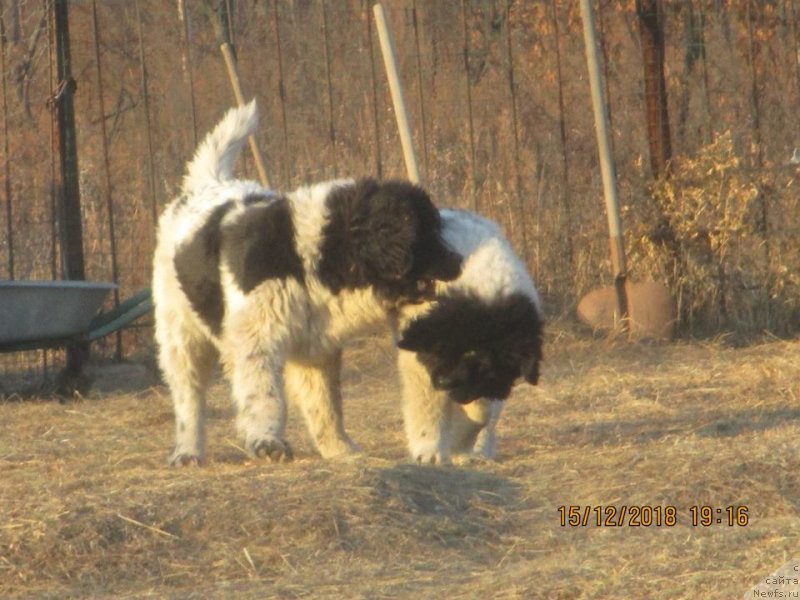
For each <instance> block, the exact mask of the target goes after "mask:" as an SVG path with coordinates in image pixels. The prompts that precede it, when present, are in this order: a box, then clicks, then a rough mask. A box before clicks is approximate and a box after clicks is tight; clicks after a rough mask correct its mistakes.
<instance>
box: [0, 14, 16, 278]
mask: <svg viewBox="0 0 800 600" xmlns="http://www.w3.org/2000/svg"><path fill="white" fill-rule="evenodd" d="M0 77H2V81H0V86H2V99H3V177H4V180H5V185H4V192H5V196H6V244H8V278H9V279H14V227H13V225H12V222H11V221H12V218H13V216H14V214H13V213H14V211H13V210H12V207H11V202H12V200H11V156H10V151H9V148H10V145H9V143H8V99H7V97H6V24H5V19H3V15H2V14H0Z"/></svg>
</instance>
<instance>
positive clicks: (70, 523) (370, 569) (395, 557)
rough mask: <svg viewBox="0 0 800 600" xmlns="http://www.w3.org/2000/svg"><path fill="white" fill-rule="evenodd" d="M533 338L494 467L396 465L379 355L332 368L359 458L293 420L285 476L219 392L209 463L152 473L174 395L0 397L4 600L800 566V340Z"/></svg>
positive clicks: (704, 578)
mask: <svg viewBox="0 0 800 600" xmlns="http://www.w3.org/2000/svg"><path fill="white" fill-rule="evenodd" d="M548 335H549V338H548V343H547V347H546V355H547V358H546V363H545V364H544V366H543V378H542V382H541V385H540V386H539V387H538V388H531V387H527V386H522V385H520V386H518V388H517V389H516V391H515V393H514V394H513V396H512V398H510V399H509V401H508V405H507V407H506V411H505V413H504V415H503V419H502V421H501V423H500V426H499V433H500V450H499V457H498V458H499V460H498V461H497V462H496V463H490V464H477V465H475V464H472V465H468V466H455V467H431V466H417V465H415V464H411V463H410V461H409V460H408V459H407V457H406V454H405V442H404V437H403V433H402V421H401V415H400V411H399V390H398V383H397V378H396V375H395V373H394V369H393V366H392V361H393V353H392V349H391V347H390V345H389V343H388V342H387V341H386V340H383V339H380V340H375V339H373V340H365V341H361V342H359V343H358V344H356V345H354V347H353V348H352V349H351V350H349V352H348V354H347V358H346V375H345V384H346V389H345V397H346V403H345V415H346V422H347V425H348V430H349V431H350V433H351V435H352V436H353V437H354V438H355V439H356V440H357V441H358V442H359V443H360V444H361V445H362V447H363V449H364V455H363V456H362V457H359V458H357V459H354V460H347V461H324V460H322V459H321V458H319V457H318V456H317V455H316V454H315V452H314V451H313V449H312V447H311V445H310V442H309V440H308V437H307V435H306V433H305V431H304V429H303V426H302V423H300V419H299V415H298V414H297V412H296V411H292V412H291V414H290V432H289V436H290V440H291V441H292V442H293V444H294V448H295V454H296V460H295V461H294V462H293V463H289V464H281V465H273V464H266V463H260V462H255V461H252V460H250V459H248V458H247V457H246V456H245V455H244V454H243V453H242V451H241V450H240V448H239V445H238V441H237V440H236V438H235V436H234V435H233V420H232V410H231V407H230V403H229V400H228V396H227V391H226V388H225V386H224V385H223V384H218V385H217V386H216V387H215V388H214V393H213V394H212V398H211V408H210V430H209V454H210V457H209V464H208V465H207V466H206V467H204V468H201V469H170V468H168V467H167V466H166V457H167V453H168V450H169V446H170V444H171V443H172V439H171V438H172V427H173V426H172V411H171V405H170V399H169V395H168V393H167V390H166V389H165V388H164V387H163V386H161V385H160V384H159V383H158V379H157V377H156V376H155V375H154V373H153V371H152V370H151V369H148V368H147V367H144V366H141V365H138V364H123V365H106V366H100V367H96V368H95V369H94V377H95V386H94V389H93V391H92V393H91V394H89V395H88V396H87V397H85V398H81V399H77V400H73V401H70V402H67V403H64V404H61V403H58V402H57V401H53V400H51V399H42V398H31V397H27V398H20V397H18V396H14V395H12V396H8V397H6V398H5V399H4V400H3V401H1V402H0V597H3V598H23V597H24V598H59V599H62V598H112V597H113V598H315V599H316V598H331V599H333V598H370V599H380V598H508V599H510V598H525V599H530V598H548V599H559V598H563V599H567V598H569V599H576V598H577V599H581V598H586V599H588V598H592V599H594V598H615V599H616V598H654V599H662V598H663V599H670V600H672V599H677V598H687V599H688V598H692V599H694V598H742V597H744V594H745V593H746V592H747V591H748V590H749V589H750V588H752V586H753V585H755V584H756V583H758V582H759V581H761V580H763V578H764V577H766V576H767V575H769V574H770V573H772V572H774V571H775V570H777V569H778V568H779V567H781V566H782V565H783V564H784V563H786V562H787V561H788V560H789V559H791V558H793V557H796V556H798V555H800V550H799V548H800V519H798V512H799V511H800V483H798V474H800V401H799V400H798V396H800V342H797V341H780V340H766V341H765V342H764V343H761V344H757V345H752V346H748V347H744V348H734V347H732V346H730V345H727V344H726V343H725V342H724V340H718V341H714V342H708V343H697V342H694V343H686V342H678V343H674V344H668V345H654V344H644V343H640V344H626V343H622V342H611V341H608V340H590V339H587V338H585V337H581V336H578V335H573V334H570V333H565V332H559V331H557V330H555V329H552V328H551V331H550V332H549V334H548ZM571 506H577V507H579V508H578V509H577V512H576V510H575V509H573V513H575V514H576V515H577V517H576V518H577V519H578V522H579V524H578V525H576V526H569V525H567V526H564V525H562V523H561V517H562V512H561V511H562V510H563V511H564V513H565V517H568V516H569V507H571ZM623 506H624V507H626V516H625V517H622V515H621V514H620V511H621V510H622V507H623ZM700 506H710V507H712V511H713V512H712V519H711V520H712V523H711V524H710V525H707V526H704V525H702V524H699V523H698V524H697V525H695V524H693V522H692V507H700ZM560 507H566V508H564V509H561V510H560ZM587 507H588V508H587ZM595 507H601V508H600V509H595ZM606 507H615V508H616V509H617V510H618V512H617V514H616V515H615V516H613V517H611V518H608V517H609V515H610V513H609V512H607V510H610V509H607V508H606ZM634 507H637V508H634ZM640 507H645V508H644V509H642V508H640ZM727 507H734V508H733V509H731V514H733V516H734V520H736V518H737V517H738V523H736V524H734V525H729V524H727V523H726V522H725V521H727V518H728V514H729V513H728V511H727ZM739 507H746V508H745V509H744V510H742V509H741V508H739ZM718 508H719V509H720V511H719V512H717V511H716V509H718ZM697 510H698V513H697V514H698V516H700V515H701V514H702V513H700V512H699V510H700V509H697ZM598 512H599V514H600V516H601V522H600V523H599V524H598V523H597V515H598ZM636 514H638V515H639V519H638V520H639V521H641V520H648V519H647V515H650V516H651V518H650V519H649V520H651V521H652V523H651V524H650V525H649V526H645V525H640V526H636V525H635V523H634V524H633V525H632V524H631V520H633V521H636V520H637V519H632V517H633V516H634V515H636ZM620 517H622V518H620ZM717 518H720V519H721V520H722V521H723V522H722V523H717V522H716V520H717ZM656 521H660V522H656ZM745 521H746V522H745ZM750 597H752V595H751V596H750Z"/></svg>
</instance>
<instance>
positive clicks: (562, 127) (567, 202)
mask: <svg viewBox="0 0 800 600" xmlns="http://www.w3.org/2000/svg"><path fill="white" fill-rule="evenodd" d="M550 11H551V14H552V18H553V36H554V38H555V39H554V42H555V51H556V78H557V79H558V133H559V137H560V139H561V168H562V173H561V176H562V193H561V198H562V203H563V207H564V219H565V221H566V222H567V226H566V228H565V231H567V232H568V233H567V235H566V240H565V241H566V244H567V266H568V267H569V270H568V272H571V271H572V266H573V251H572V237H573V236H572V232H573V231H574V224H573V223H572V200H571V197H570V196H571V195H570V189H569V160H568V159H567V121H566V115H565V112H566V111H565V109H564V75H563V73H562V70H561V31H560V28H559V26H558V7H557V4H556V0H550Z"/></svg>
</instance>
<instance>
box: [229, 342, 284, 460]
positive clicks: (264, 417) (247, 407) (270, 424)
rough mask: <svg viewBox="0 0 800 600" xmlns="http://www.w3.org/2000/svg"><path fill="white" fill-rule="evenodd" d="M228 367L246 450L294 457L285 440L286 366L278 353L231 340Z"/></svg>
mask: <svg viewBox="0 0 800 600" xmlns="http://www.w3.org/2000/svg"><path fill="white" fill-rule="evenodd" d="M231 345H232V346H233V347H234V348H233V351H232V353H231V352H228V351H226V354H225V356H224V357H223V358H224V361H225V369H226V372H227V374H228V377H229V379H230V382H231V391H232V393H233V399H234V401H235V403H236V429H237V431H238V432H239V435H240V436H241V437H242V439H243V440H244V447H245V450H247V453H248V454H250V455H251V456H253V457H255V458H269V459H270V460H272V461H273V462H279V461H287V460H291V459H292V457H293V456H292V449H291V447H290V446H289V443H288V442H287V441H286V440H285V430H286V399H285V394H284V389H283V368H282V364H281V361H279V360H278V359H277V357H276V356H275V353H273V352H268V351H260V350H252V349H250V348H248V347H247V346H246V345H244V346H243V345H241V344H238V345H237V344H236V343H235V342H234V343H233V344H231Z"/></svg>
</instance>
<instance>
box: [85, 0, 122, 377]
mask: <svg viewBox="0 0 800 600" xmlns="http://www.w3.org/2000/svg"><path fill="white" fill-rule="evenodd" d="M92 37H93V41H94V62H95V75H96V79H97V107H98V109H99V112H100V135H101V137H102V140H101V148H102V150H103V173H104V183H105V188H106V189H105V192H106V211H107V212H108V238H109V244H110V247H111V280H112V281H113V282H114V283H115V284H119V265H118V262H117V234H116V227H115V223H114V199H113V198H112V196H111V165H110V161H109V158H108V138H107V132H106V109H105V100H104V99H103V70H102V65H101V64H100V32H99V28H98V26H97V0H92ZM114 306H115V307H117V306H119V288H114ZM115 338H116V339H115V342H116V350H115V353H114V354H115V359H116V360H118V361H119V360H122V331H120V330H117V332H116V334H115Z"/></svg>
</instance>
